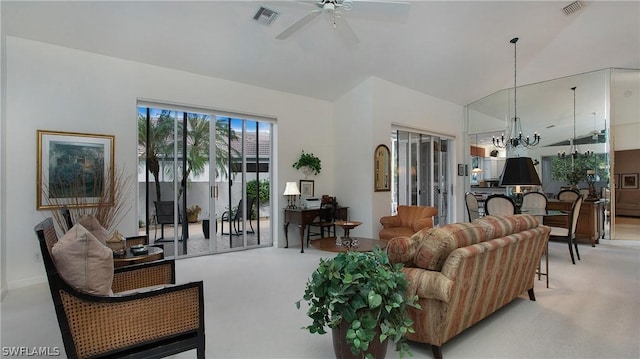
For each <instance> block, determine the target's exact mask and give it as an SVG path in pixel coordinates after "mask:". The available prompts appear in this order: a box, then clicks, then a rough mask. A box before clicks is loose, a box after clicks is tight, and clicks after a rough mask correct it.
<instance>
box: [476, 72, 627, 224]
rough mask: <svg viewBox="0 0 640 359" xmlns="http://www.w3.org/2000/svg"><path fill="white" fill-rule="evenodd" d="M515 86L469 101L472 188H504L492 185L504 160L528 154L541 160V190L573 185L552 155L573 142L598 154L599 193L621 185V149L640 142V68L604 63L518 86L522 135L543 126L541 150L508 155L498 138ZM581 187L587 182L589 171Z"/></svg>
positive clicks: (508, 114) (506, 123)
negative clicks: (617, 178) (617, 155)
mask: <svg viewBox="0 0 640 359" xmlns="http://www.w3.org/2000/svg"><path fill="white" fill-rule="evenodd" d="M573 87H575V88H576V89H575V93H574V90H572V88H573ZM513 92H514V91H513V88H509V89H504V90H501V91H498V92H496V93H493V94H491V95H489V96H487V97H485V98H482V99H480V100H478V101H475V102H473V103H471V104H469V105H467V107H466V110H467V111H466V116H467V121H466V125H465V126H466V134H467V136H466V137H465V138H466V141H467V144H466V145H465V146H466V147H465V148H468V149H470V150H469V151H468V152H467V156H468V158H467V163H468V164H469V167H470V168H472V169H475V171H470V173H469V177H468V178H467V181H466V185H467V188H470V190H472V191H473V190H474V189H481V191H492V190H494V191H499V190H500V189H498V188H495V189H494V187H496V186H497V183H498V181H499V177H500V174H501V171H502V166H504V159H505V158H506V157H513V156H527V157H531V158H532V159H533V160H534V163H536V169H537V171H538V173H539V175H540V179H541V181H542V188H541V190H542V191H543V192H545V193H547V194H548V195H554V194H555V193H557V192H558V191H559V190H560V189H561V188H562V187H565V186H568V185H569V184H568V183H566V181H563V180H559V179H558V178H556V177H557V176H556V175H555V172H554V171H555V170H556V168H557V163H556V164H554V161H555V162H557V159H558V153H559V152H560V153H562V152H565V153H568V152H569V150H570V146H571V142H572V141H574V143H575V145H576V146H577V149H578V150H579V151H580V152H586V151H592V152H593V153H595V154H596V155H597V160H594V161H593V162H592V163H593V166H594V167H595V168H594V170H597V174H598V176H597V177H596V178H595V187H596V188H597V189H598V192H599V193H602V192H601V189H602V188H610V189H611V191H612V192H614V191H615V188H614V187H615V185H614V183H612V181H613V178H614V176H613V174H614V173H617V172H616V171H615V169H614V167H615V156H614V154H615V151H617V150H630V149H638V148H640V145H639V143H640V142H639V141H638V139H637V135H638V133H640V124H639V122H640V71H639V70H637V69H604V70H599V71H593V72H588V73H583V74H578V75H573V76H567V77H563V78H558V79H554V80H550V81H545V82H540V83H535V84H530V85H525V86H519V87H518V89H517V103H516V106H517V114H518V117H519V118H520V123H521V125H522V132H523V135H529V136H533V134H534V132H538V133H539V134H540V135H541V137H542V139H541V141H540V144H539V145H538V146H537V147H535V148H532V149H519V150H516V151H511V153H507V151H505V150H503V149H499V148H496V147H494V146H493V144H492V138H493V137H494V136H496V137H499V136H501V135H502V134H503V133H505V131H506V129H507V127H508V126H509V125H510V123H511V118H512V117H513V112H514V98H513ZM574 94H575V106H574ZM574 134H575V135H574ZM633 134H635V135H633ZM552 167H553V171H552ZM577 185H578V187H580V188H586V187H587V186H588V184H587V180H586V176H585V177H584V178H583V179H582V180H581V181H580V183H578V184H577ZM502 191H504V189H502ZM613 201H615V195H614V198H612V202H613ZM614 210H615V209H614ZM612 223H614V221H612ZM613 227H614V226H612V233H613V231H614V229H613Z"/></svg>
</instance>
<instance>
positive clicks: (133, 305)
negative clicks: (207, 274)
mask: <svg viewBox="0 0 640 359" xmlns="http://www.w3.org/2000/svg"><path fill="white" fill-rule="evenodd" d="M35 231H36V234H37V236H38V240H39V242H40V250H41V252H42V259H43V262H44V266H45V270H46V272H47V278H48V280H49V288H50V290H51V296H52V298H53V305H54V308H55V311H56V316H57V317H58V325H59V326H60V331H61V333H62V341H63V343H64V348H65V351H66V356H67V357H68V358H123V357H126V358H163V357H166V356H169V355H173V354H176V353H180V352H183V351H187V350H192V349H196V351H197V357H198V358H204V357H205V335H204V297H203V283H202V281H199V282H191V283H187V284H181V285H175V284H174V283H175V262H174V261H173V260H161V261H156V262H150V263H143V264H138V265H132V266H127V267H122V268H117V269H116V270H115V272H114V277H113V285H112V290H113V292H114V293H116V294H115V295H113V296H100V295H93V294H88V293H85V292H81V291H78V290H76V289H75V288H73V287H72V286H71V285H69V284H68V283H67V282H65V280H64V279H62V277H61V276H60V274H59V273H58V271H57V269H56V266H55V263H54V261H53V258H52V256H51V248H53V245H54V244H55V243H56V242H57V241H58V237H57V234H56V231H55V227H54V225H53V220H52V219H51V218H47V219H45V220H44V221H43V222H41V223H39V224H38V225H37V226H36V227H35ZM151 286H156V287H154V289H149V288H147V289H146V290H145V289H144V288H145V287H151ZM136 289H140V291H138V292H135V290H136ZM124 291H128V292H127V293H126V294H125V293H123V294H118V293H119V292H124Z"/></svg>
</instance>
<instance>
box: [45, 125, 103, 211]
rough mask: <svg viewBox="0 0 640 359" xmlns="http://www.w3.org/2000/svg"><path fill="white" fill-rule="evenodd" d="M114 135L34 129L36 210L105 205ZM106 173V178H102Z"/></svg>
mask: <svg viewBox="0 0 640 359" xmlns="http://www.w3.org/2000/svg"><path fill="white" fill-rule="evenodd" d="M114 142H115V136H112V135H102V134H91V133H79V132H60V131H48V130H38V164H37V166H38V178H37V186H38V187H37V189H36V192H37V194H38V195H37V209H38V210H44V209H56V208H61V207H63V206H66V207H70V208H73V207H92V206H96V205H97V203H98V202H100V204H109V203H112V202H113V198H111V199H108V198H107V200H106V202H105V198H104V194H105V193H107V194H112V193H113V188H111V189H106V188H104V186H111V187H113V184H114V154H115V146H114ZM105 176H108V177H105Z"/></svg>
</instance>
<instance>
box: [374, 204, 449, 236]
mask: <svg viewBox="0 0 640 359" xmlns="http://www.w3.org/2000/svg"><path fill="white" fill-rule="evenodd" d="M437 214H438V209H437V208H435V207H426V206H398V214H397V215H395V216H385V217H382V218H380V224H382V227H384V228H383V229H382V230H381V231H380V239H382V240H385V241H388V240H390V239H392V238H395V237H409V236H411V235H412V234H414V233H416V232H418V231H420V230H421V229H423V228H431V227H433V216H436V215H437Z"/></svg>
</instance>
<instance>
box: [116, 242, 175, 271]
mask: <svg viewBox="0 0 640 359" xmlns="http://www.w3.org/2000/svg"><path fill="white" fill-rule="evenodd" d="M147 249H148V250H149V252H148V253H147V254H140V255H137V256H134V255H133V254H132V253H131V250H130V248H127V252H126V254H125V255H124V256H122V257H113V267H114V268H119V267H124V266H128V265H131V264H138V263H146V262H153V261H157V260H160V259H162V258H164V251H163V250H162V248H158V247H152V246H147Z"/></svg>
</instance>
